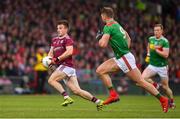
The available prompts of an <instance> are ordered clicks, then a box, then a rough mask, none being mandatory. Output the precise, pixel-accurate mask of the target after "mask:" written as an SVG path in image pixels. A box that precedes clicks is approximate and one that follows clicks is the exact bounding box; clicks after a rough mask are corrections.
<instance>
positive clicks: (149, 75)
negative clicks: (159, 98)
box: [142, 65, 159, 89]
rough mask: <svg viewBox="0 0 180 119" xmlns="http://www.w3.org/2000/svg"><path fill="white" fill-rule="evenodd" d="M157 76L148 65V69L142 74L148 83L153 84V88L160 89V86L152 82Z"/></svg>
mask: <svg viewBox="0 0 180 119" xmlns="http://www.w3.org/2000/svg"><path fill="white" fill-rule="evenodd" d="M155 75H156V72H155V71H154V70H153V69H152V66H151V65H148V67H146V69H145V70H144V71H143V73H142V78H143V79H144V80H146V81H148V82H149V83H151V84H153V86H154V87H155V88H156V89H158V88H159V85H158V83H156V82H154V81H153V80H152V77H153V76H155Z"/></svg>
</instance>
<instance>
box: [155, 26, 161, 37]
mask: <svg viewBox="0 0 180 119" xmlns="http://www.w3.org/2000/svg"><path fill="white" fill-rule="evenodd" d="M162 33H163V30H162V29H161V27H154V35H155V36H156V38H160V37H161V35H162Z"/></svg>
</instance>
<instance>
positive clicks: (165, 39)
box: [161, 36, 169, 42]
mask: <svg viewBox="0 0 180 119" xmlns="http://www.w3.org/2000/svg"><path fill="white" fill-rule="evenodd" d="M161 39H162V40H163V41H164V42H169V41H168V39H167V38H166V37H164V36H162V37H161Z"/></svg>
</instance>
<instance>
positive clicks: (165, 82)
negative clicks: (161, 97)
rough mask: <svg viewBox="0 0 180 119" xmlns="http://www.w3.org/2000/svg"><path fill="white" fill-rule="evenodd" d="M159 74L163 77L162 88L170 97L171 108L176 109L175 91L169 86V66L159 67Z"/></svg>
mask: <svg viewBox="0 0 180 119" xmlns="http://www.w3.org/2000/svg"><path fill="white" fill-rule="evenodd" d="M158 75H159V76H160V77H161V84H162V88H163V90H164V91H165V93H166V95H167V96H168V97H169V101H170V105H169V106H170V108H172V109H175V107H176V106H175V103H174V98H173V92H172V90H171V89H170V87H169V77H168V67H167V66H164V67H161V68H158Z"/></svg>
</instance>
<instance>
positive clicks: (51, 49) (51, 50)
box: [48, 46, 54, 57]
mask: <svg viewBox="0 0 180 119" xmlns="http://www.w3.org/2000/svg"><path fill="white" fill-rule="evenodd" d="M53 49H54V47H53V46H51V48H50V50H49V52H48V56H50V57H53V56H54V55H53Z"/></svg>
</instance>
